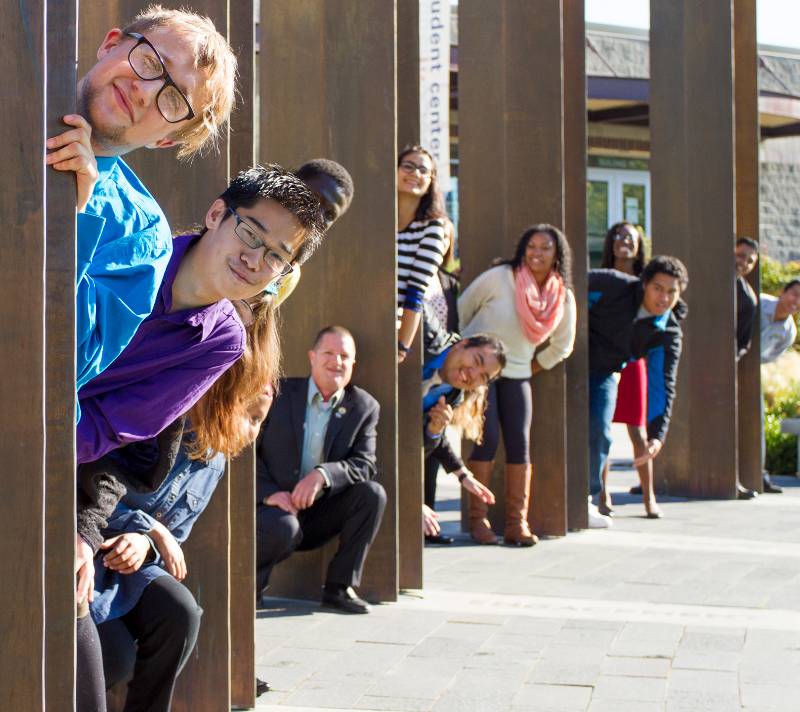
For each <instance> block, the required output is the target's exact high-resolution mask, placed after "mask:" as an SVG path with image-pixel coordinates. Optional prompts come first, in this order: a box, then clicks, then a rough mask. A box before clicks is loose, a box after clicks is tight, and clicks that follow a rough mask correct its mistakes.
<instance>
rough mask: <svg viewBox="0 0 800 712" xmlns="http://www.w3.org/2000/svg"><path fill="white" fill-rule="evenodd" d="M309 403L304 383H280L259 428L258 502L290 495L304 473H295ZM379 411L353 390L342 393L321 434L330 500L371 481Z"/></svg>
mask: <svg viewBox="0 0 800 712" xmlns="http://www.w3.org/2000/svg"><path fill="white" fill-rule="evenodd" d="M307 400H308V378H284V379H281V385H280V393H279V395H278V397H277V398H276V399H275V402H274V403H273V404H272V408H270V411H269V415H267V419H266V420H265V421H264V424H263V425H262V426H261V433H260V434H259V436H258V441H257V443H256V475H257V482H256V490H257V495H258V501H259V502H262V501H263V500H264V498H265V497H269V496H270V495H272V494H275V493H276V492H291V491H292V489H294V486H295V485H296V484H297V483H298V482H299V481H300V479H302V478H303V477H304V476H305V475H306V474H307V473H305V472H300V463H301V460H302V457H303V425H304V423H305V417H306V404H307ZM379 415H380V406H379V405H378V401H376V400H375V399H374V398H373V397H372V396H371V395H370V394H369V393H367V392H366V391H365V390H363V389H362V388H359V387H358V386H354V385H352V384H351V385H349V386H347V387H346V388H345V389H344V395H343V397H342V400H341V402H340V403H339V405H338V406H336V410H335V411H334V412H333V413H332V414H331V419H330V421H329V422H328V429H327V431H326V433H325V444H324V447H323V462H319V463H317V464H318V465H322V466H323V467H324V468H325V471H326V472H327V473H328V476H329V477H330V480H331V486H330V487H329V488H327V489H325V490H323V496H325V497H330V496H332V495H335V494H337V493H338V492H341V491H342V490H343V489H345V488H346V487H349V486H350V485H353V484H356V483H357V482H365V481H367V480H372V479H375V477H376V475H377V467H376V458H375V440H376V438H377V427H378V417H379Z"/></svg>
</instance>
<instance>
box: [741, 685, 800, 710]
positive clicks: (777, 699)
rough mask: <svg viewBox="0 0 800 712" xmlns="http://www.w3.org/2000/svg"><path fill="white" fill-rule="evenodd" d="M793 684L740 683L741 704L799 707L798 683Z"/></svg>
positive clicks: (748, 705)
mask: <svg viewBox="0 0 800 712" xmlns="http://www.w3.org/2000/svg"><path fill="white" fill-rule="evenodd" d="M794 682H795V685H794V686H783V685H761V684H754V683H743V684H742V685H741V698H742V704H743V705H744V706H745V707H766V708H777V709H782V710H783V709H785V710H788V709H790V708H791V709H792V710H794V712H797V710H798V709H800V685H798V684H797V683H798V680H797V679H795V680H794Z"/></svg>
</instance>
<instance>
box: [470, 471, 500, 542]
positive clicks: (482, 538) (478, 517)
mask: <svg viewBox="0 0 800 712" xmlns="http://www.w3.org/2000/svg"><path fill="white" fill-rule="evenodd" d="M467 467H468V468H469V471H470V472H471V473H472V474H473V475H475V479H476V480H478V482H480V483H481V484H482V485H486V486H487V487H488V486H489V480H490V479H491V477H492V469H493V468H494V462H480V461H478V460H470V461H469V462H468V463H467ZM467 496H468V497H469V534H470V536H471V537H472V539H473V540H474V541H476V542H478V544H497V535H496V534H495V533H494V532H493V531H492V525H491V524H489V520H488V519H487V518H486V515H487V514H488V512H489V505H488V504H486V503H485V502H482V501H481V500H479V499H478V498H477V497H476V496H475V495H474V494H471V493H470V494H469V495H467Z"/></svg>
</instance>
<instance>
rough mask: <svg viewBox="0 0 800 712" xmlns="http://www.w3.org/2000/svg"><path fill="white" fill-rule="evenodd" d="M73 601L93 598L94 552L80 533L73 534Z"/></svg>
mask: <svg viewBox="0 0 800 712" xmlns="http://www.w3.org/2000/svg"><path fill="white" fill-rule="evenodd" d="M75 578H76V582H75V602H76V603H78V604H80V603H82V602H83V601H86V600H88V601H89V603H91V602H92V601H93V600H94V552H93V551H92V547H91V546H89V545H88V544H87V543H86V542H85V541H84V539H83V537H82V536H81V535H80V534H77V533H76V534H75Z"/></svg>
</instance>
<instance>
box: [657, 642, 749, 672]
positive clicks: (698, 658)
mask: <svg viewBox="0 0 800 712" xmlns="http://www.w3.org/2000/svg"><path fill="white" fill-rule="evenodd" d="M741 662H742V655H741V653H725V652H721V651H695V650H684V649H683V648H679V649H678V654H677V655H676V656H675V658H674V659H673V660H672V667H673V669H684V670H720V671H728V672H736V671H737V670H738V669H739V666H740V664H741Z"/></svg>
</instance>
